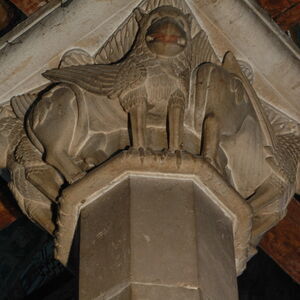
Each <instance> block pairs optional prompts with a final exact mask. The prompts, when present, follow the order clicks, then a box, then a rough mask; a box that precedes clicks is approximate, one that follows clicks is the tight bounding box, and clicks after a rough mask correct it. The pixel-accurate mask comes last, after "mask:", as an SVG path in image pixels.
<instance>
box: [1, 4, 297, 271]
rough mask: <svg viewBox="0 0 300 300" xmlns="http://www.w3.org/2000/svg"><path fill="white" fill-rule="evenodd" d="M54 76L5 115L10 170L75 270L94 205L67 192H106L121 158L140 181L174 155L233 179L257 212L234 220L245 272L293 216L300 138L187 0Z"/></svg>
mask: <svg viewBox="0 0 300 300" xmlns="http://www.w3.org/2000/svg"><path fill="white" fill-rule="evenodd" d="M43 76H45V77H46V78H48V79H49V80H50V82H49V85H48V86H46V87H45V86H44V87H41V88H40V89H38V90H35V91H33V92H32V93H29V94H25V95H19V96H16V97H13V98H12V99H11V101H10V104H9V105H7V106H5V107H3V108H2V111H1V120H0V126H1V127H0V138H1V149H2V156H1V167H7V168H8V169H9V170H10V172H11V178H12V180H11V183H10V187H11V190H12V191H13V193H14V195H15V197H16V199H17V201H18V203H19V205H20V207H21V209H22V210H23V211H24V213H25V214H27V215H28V217H30V218H31V219H32V220H33V221H34V222H37V223H38V224H40V225H41V226H42V227H44V228H45V229H46V230H48V231H49V232H51V233H53V230H54V225H55V224H56V225H57V231H56V233H55V236H56V239H57V257H58V258H60V259H61V261H62V262H63V263H67V259H68V255H69V251H70V246H71V244H70V243H71V241H72V238H73V235H74V231H75V227H76V222H77V219H78V217H79V214H80V208H81V206H82V205H83V203H84V201H85V199H80V200H78V203H77V202H76V203H75V202H74V203H73V202H68V200H69V201H71V200H70V199H66V197H64V189H65V188H66V186H69V188H71V190H72V186H74V187H76V188H74V189H78V187H79V189H82V190H85V189H86V190H89V188H88V186H89V185H90V184H94V185H95V184H97V182H96V181H95V180H94V181H93V179H91V177H92V176H93V175H92V174H94V173H93V172H94V169H96V170H99V169H101V168H104V167H105V168H107V165H109V163H110V161H111V158H112V157H113V156H114V155H115V154H116V153H118V152H120V151H127V152H126V153H128V155H129V156H130V155H132V156H130V157H131V158H130V159H128V161H127V160H126V159H124V160H122V161H121V163H122V164H125V165H126V163H128V169H130V164H136V163H138V164H139V167H136V168H135V169H138V170H139V171H140V172H142V171H143V168H144V171H145V172H147V170H148V169H151V172H154V173H155V172H157V173H158V174H159V173H160V172H162V170H160V169H159V167H157V170H156V169H155V167H154V166H155V164H156V163H155V162H156V161H157V159H159V160H164V159H166V158H168V157H169V158H170V157H171V158H170V159H171V161H172V162H175V163H176V166H177V168H178V171H176V172H175V171H174V172H175V173H179V174H180V168H181V164H182V161H183V160H184V159H183V157H185V156H186V155H188V157H192V161H193V160H194V161H195V163H196V162H197V163H199V166H201V165H203V161H204V162H205V163H204V165H205V167H203V170H202V171H203V176H204V175H205V174H206V173H207V172H208V173H207V174H209V176H216V177H218V178H219V177H221V178H222V180H224V182H226V184H227V186H228V188H229V189H233V190H235V193H237V194H238V195H239V197H237V198H238V199H239V200H236V201H240V202H241V207H242V206H243V207H244V206H245V207H247V209H248V211H247V214H246V215H247V216H246V217H245V218H247V222H246V221H245V220H242V219H243V215H242V214H241V213H240V211H239V209H240V208H239V206H238V205H237V206H236V210H237V211H236V212H235V213H233V214H235V215H236V216H237V217H236V218H237V220H236V221H235V222H236V223H235V224H236V225H235V229H234V235H235V247H236V248H235V249H236V265H237V271H238V272H239V273H240V272H241V271H242V270H243V268H244V267H245V262H246V261H247V259H249V257H251V255H253V253H254V248H253V247H255V246H256V245H257V243H258V241H259V240H260V238H261V237H262V235H263V234H264V233H265V232H266V231H267V230H268V229H269V228H271V227H272V226H273V225H274V224H276V223H277V222H278V221H279V220H280V219H281V218H282V217H283V216H284V215H285V212H286V207H287V204H288V203H289V201H290V199H291V197H292V196H293V194H294V192H295V189H296V182H297V180H296V179H297V178H296V177H297V171H298V165H299V163H298V159H299V150H300V145H299V136H298V135H297V134H296V132H295V131H294V130H287V131H284V132H283V131H280V130H278V126H277V125H276V124H277V123H276V121H274V120H275V119H276V117H273V115H274V113H273V111H272V109H269V108H267V109H266V110H265V108H264V107H263V105H262V101H261V100H260V99H259V98H258V96H257V95H256V93H255V91H254V89H253V87H252V85H251V83H252V81H253V72H252V69H251V67H250V66H249V65H248V64H247V63H245V62H241V61H238V60H237V59H236V58H235V56H234V55H233V54H232V53H231V52H228V53H227V54H226V55H224V59H223V61H222V62H220V61H219V59H218V57H217V56H216V54H215V52H214V50H213V48H212V46H211V45H210V43H209V40H208V38H207V36H206V34H205V32H204V31H203V30H202V29H201V28H200V26H199V25H198V23H197V22H196V20H195V18H194V17H193V15H192V13H191V11H190V10H189V9H188V7H187V6H186V5H185V2H184V1H175V0H174V1H171V0H169V1H146V2H144V3H143V4H142V5H141V6H140V7H139V8H137V9H135V10H134V11H133V13H132V14H131V15H130V16H129V17H128V19H127V20H126V21H125V22H124V23H123V24H122V25H121V26H120V27H119V28H118V29H117V30H116V32H115V33H114V34H113V35H112V36H111V37H110V38H109V40H108V41H107V42H106V43H105V44H104V45H103V47H101V49H99V50H98V51H97V53H95V54H94V55H91V54H89V53H87V52H86V51H85V50H83V49H73V50H70V51H67V52H66V53H65V54H64V56H63V57H62V59H61V62H60V64H59V66H58V68H57V69H53V70H48V71H46V72H45V73H44V74H43ZM267 114H268V116H267ZM268 117H269V118H270V120H269V119H268ZM280 120H281V121H280V122H281V123H282V124H287V123H288V122H287V121H286V119H285V118H284V117H283V118H280ZM295 126H296V127H297V126H298V125H297V124H296V125H295ZM279 127H280V126H279ZM287 127H289V125H287ZM293 128H294V127H293ZM123 155H124V157H126V155H125V154H123ZM132 157H133V158H132ZM133 160H134V163H133V162H132V161H133ZM145 160H147V164H145V165H143V163H144V161H145ZM151 161H153V164H151ZM188 161H189V164H188V165H189V166H190V165H192V163H191V162H190V159H188ZM104 162H106V163H105V164H103V163H104ZM206 164H208V167H207V165H206ZM153 168H154V169H153ZM207 168H208V169H207ZM211 170H213V171H211ZM111 171H112V172H113V170H111ZM123 171H124V170H123ZM124 172H125V171H124ZM199 172H201V170H199ZM87 173H88V175H87ZM207 174H206V175H207ZM86 176H89V177H88V178H89V179H88V180H84V179H85V178H86ZM207 176H208V175H207ZM222 182H223V181H222ZM220 185H223V183H222V184H220ZM61 193H62V194H63V196H60V195H61ZM224 197H227V196H226V195H225V196H224ZM67 198H68V197H67ZM70 198H71V197H70ZM75 198H76V197H75ZM77 198H78V197H77ZM77 198H76V199H77ZM225 200H226V201H227V202H228V199H225ZM225 200H224V203H225V202H226V201H225ZM74 201H75V200H74ZM76 201H77V200H76ZM81 201H82V202H81ZM221 202H222V201H221ZM221 202H220V203H221ZM227 202H226V203H227ZM222 205H223V204H222ZM224 205H225V204H224ZM225 206H226V205H225ZM222 207H223V206H222ZM53 208H54V210H57V215H58V218H57V219H56V220H55V218H54V217H53V211H54V210H53ZM234 209H235V208H232V207H231V208H230V210H233V211H234ZM247 209H246V210H247ZM250 211H251V213H249V212H250ZM54 215H56V214H54ZM53 222H54V223H55V224H54V223H53ZM245 222H246V223H247V225H243V226H238V225H237V224H241V223H243V224H246V223H245ZM241 230H242V231H243V232H240V231H241Z"/></svg>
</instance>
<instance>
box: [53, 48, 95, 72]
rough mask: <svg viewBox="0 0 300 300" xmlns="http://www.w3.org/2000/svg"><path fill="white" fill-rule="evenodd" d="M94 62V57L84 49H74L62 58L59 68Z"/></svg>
mask: <svg viewBox="0 0 300 300" xmlns="http://www.w3.org/2000/svg"><path fill="white" fill-rule="evenodd" d="M88 64H94V59H93V57H92V56H91V55H90V54H89V53H88V52H86V51H84V50H82V49H72V50H69V51H67V52H66V53H65V54H64V55H63V57H62V58H61V60H60V63H59V67H58V68H59V69H62V68H66V67H70V66H83V65H88Z"/></svg>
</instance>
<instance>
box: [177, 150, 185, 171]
mask: <svg viewBox="0 0 300 300" xmlns="http://www.w3.org/2000/svg"><path fill="white" fill-rule="evenodd" d="M182 152H183V151H182V150H176V151H175V155H176V165H177V168H178V169H179V168H180V166H181V163H182Z"/></svg>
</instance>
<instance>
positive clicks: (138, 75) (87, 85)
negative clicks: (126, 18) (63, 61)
mask: <svg viewBox="0 0 300 300" xmlns="http://www.w3.org/2000/svg"><path fill="white" fill-rule="evenodd" d="M43 76H45V77H46V78H47V79H50V80H51V81H54V82H65V83H72V84H77V85H78V86H80V87H81V88H83V89H85V90H87V91H89V92H92V93H95V94H98V95H104V96H107V97H110V98H113V97H116V96H119V95H120V94H121V93H122V91H123V90H125V89H126V88H127V87H128V86H130V87H134V86H137V85H139V84H141V83H143V82H144V80H145V78H146V68H145V67H144V66H143V65H138V64H135V63H134V62H132V63H131V62H126V63H122V64H112V65H85V66H71V67H67V68H63V69H53V70H49V71H46V72H45V73H43Z"/></svg>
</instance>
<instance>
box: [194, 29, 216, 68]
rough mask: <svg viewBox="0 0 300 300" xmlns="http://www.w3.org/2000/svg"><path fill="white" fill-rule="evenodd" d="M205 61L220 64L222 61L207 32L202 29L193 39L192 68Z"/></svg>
mask: <svg viewBox="0 0 300 300" xmlns="http://www.w3.org/2000/svg"><path fill="white" fill-rule="evenodd" d="M204 62H212V63H215V64H220V61H219V59H218V57H217V55H216V53H215V51H214V49H213V48H212V46H211V44H210V42H209V40H208V38H207V35H206V33H205V32H204V31H203V30H201V31H199V32H198V33H197V34H196V35H195V37H194V38H193V39H192V55H191V66H192V68H195V67H197V66H198V65H200V64H202V63H204Z"/></svg>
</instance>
